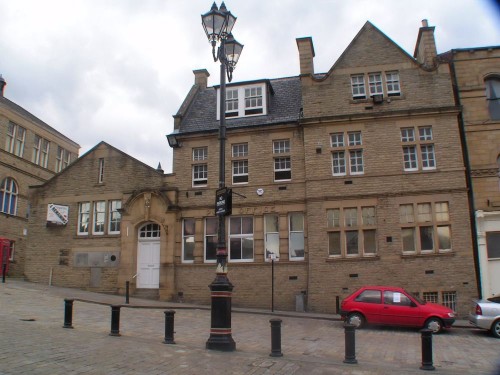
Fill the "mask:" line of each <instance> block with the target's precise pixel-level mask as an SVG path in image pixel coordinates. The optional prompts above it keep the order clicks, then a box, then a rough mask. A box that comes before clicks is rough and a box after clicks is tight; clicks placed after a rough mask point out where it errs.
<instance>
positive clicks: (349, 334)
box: [344, 324, 358, 363]
mask: <svg viewBox="0 0 500 375" xmlns="http://www.w3.org/2000/svg"><path fill="white" fill-rule="evenodd" d="M344 332H345V359H344V363H358V361H357V360H356V337H355V332H356V326H354V325H353V324H344Z"/></svg>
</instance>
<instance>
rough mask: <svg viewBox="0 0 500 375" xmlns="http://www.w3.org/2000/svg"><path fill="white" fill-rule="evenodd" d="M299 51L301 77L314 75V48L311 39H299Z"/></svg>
mask: <svg viewBox="0 0 500 375" xmlns="http://www.w3.org/2000/svg"><path fill="white" fill-rule="evenodd" d="M296 41H297V47H298V49H299V59H300V75H309V74H310V75H313V74H314V55H315V54H314V46H313V42H312V38H311V37H306V38H297V39H296Z"/></svg>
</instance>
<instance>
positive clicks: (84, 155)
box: [30, 141, 164, 187]
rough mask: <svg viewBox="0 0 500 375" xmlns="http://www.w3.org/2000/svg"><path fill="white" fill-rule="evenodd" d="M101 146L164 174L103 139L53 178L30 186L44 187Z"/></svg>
mask: <svg viewBox="0 0 500 375" xmlns="http://www.w3.org/2000/svg"><path fill="white" fill-rule="evenodd" d="M101 146H104V147H106V148H109V149H111V150H113V151H115V152H117V153H119V154H122V155H123V156H125V157H126V158H128V159H130V160H132V161H133V162H135V163H138V164H141V165H142V166H143V167H145V168H147V169H150V170H152V171H154V172H156V173H158V175H160V176H163V175H164V173H163V170H159V169H158V168H156V169H155V168H153V167H150V166H149V165H147V164H145V163H143V162H142V161H140V160H138V159H136V158H134V157H132V156H130V155H129V154H127V153H125V152H123V151H121V150H119V149H117V148H116V147H114V146H111V145H110V144H109V143H107V142H104V141H101V142H99V143H98V144H97V145H95V146H94V147H92V148H91V149H90V150H88V151H87V152H86V153H85V154H83V155H81V156H80V157H78V159H76V160H75V161H74V162H73V163H71V164H70V165H68V166H67V167H66V168H64V169H63V170H61V171H60V172H58V173H56V174H55V175H54V176H53V177H52V178H50V179H48V180H47V181H45V182H44V183H43V184H40V185H36V186H30V187H43V186H45V185H48V184H49V183H50V182H52V181H53V180H55V179H57V178H58V177H59V176H61V175H64V174H65V173H67V172H68V171H69V170H71V169H73V168H74V167H75V166H76V165H78V164H79V163H80V162H81V161H82V160H83V159H85V158H86V157H87V156H88V155H90V154H92V153H93V152H94V151H96V150H97V149H98V148H99V147H101Z"/></svg>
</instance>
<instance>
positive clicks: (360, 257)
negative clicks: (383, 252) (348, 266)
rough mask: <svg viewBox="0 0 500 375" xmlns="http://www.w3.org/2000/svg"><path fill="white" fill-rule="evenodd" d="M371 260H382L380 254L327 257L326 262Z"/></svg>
mask: <svg viewBox="0 0 500 375" xmlns="http://www.w3.org/2000/svg"><path fill="white" fill-rule="evenodd" d="M370 260H380V256H378V255H370V256H369V255H365V256H356V257H328V258H326V259H325V262H326V263H334V262H359V261H370Z"/></svg>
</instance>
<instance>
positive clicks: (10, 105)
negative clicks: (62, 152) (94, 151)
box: [0, 95, 80, 148]
mask: <svg viewBox="0 0 500 375" xmlns="http://www.w3.org/2000/svg"><path fill="white" fill-rule="evenodd" d="M0 105H1V106H5V107H6V108H7V109H9V110H11V111H12V112H15V113H17V114H18V115H20V116H21V117H24V118H25V119H27V120H28V121H30V122H32V123H34V124H36V125H38V126H39V127H41V128H43V129H45V130H47V131H48V132H49V133H52V134H54V135H56V136H57V137H59V138H61V139H64V140H65V141H66V142H68V143H71V144H72V145H73V146H74V147H77V148H80V145H79V144H78V143H76V142H75V141H73V140H71V139H69V138H68V137H66V136H65V135H64V134H62V133H60V132H59V131H57V130H56V129H54V128H53V127H52V126H50V125H48V124H46V123H45V122H43V121H42V120H40V119H39V118H38V117H36V116H35V115H33V114H32V113H30V112H28V111H27V110H26V109H24V108H23V107H21V106H20V105H18V104H16V103H14V102H13V101H11V100H9V99H7V98H6V97H4V96H1V95H0Z"/></svg>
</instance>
